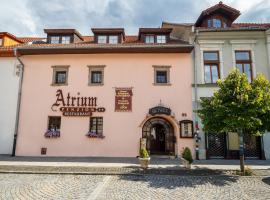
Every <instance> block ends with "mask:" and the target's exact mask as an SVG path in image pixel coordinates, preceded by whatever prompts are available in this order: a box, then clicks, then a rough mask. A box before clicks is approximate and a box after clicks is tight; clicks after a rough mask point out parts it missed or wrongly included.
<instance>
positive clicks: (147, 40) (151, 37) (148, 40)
mask: <svg viewBox="0 0 270 200" xmlns="http://www.w3.org/2000/svg"><path fill="white" fill-rule="evenodd" d="M145 43H148V44H149V43H155V36H154V35H146V36H145Z"/></svg>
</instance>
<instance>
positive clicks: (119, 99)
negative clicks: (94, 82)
mask: <svg viewBox="0 0 270 200" xmlns="http://www.w3.org/2000/svg"><path fill="white" fill-rule="evenodd" d="M132 95H133V93H132V89H131V88H116V89H115V111H116V112H130V111H132Z"/></svg>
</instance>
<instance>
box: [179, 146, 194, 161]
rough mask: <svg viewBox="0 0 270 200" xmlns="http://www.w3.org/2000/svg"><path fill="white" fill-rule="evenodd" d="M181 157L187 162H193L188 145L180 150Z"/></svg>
mask: <svg viewBox="0 0 270 200" xmlns="http://www.w3.org/2000/svg"><path fill="white" fill-rule="evenodd" d="M182 158H184V159H185V160H187V161H188V162H189V164H191V163H192V162H193V158H192V154H191V151H190V149H189V148H188V147H185V148H184V150H183V152H182Z"/></svg>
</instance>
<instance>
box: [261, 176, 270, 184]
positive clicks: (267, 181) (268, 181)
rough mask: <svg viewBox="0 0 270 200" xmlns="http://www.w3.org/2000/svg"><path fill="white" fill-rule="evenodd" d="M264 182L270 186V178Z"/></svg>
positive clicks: (264, 179)
mask: <svg viewBox="0 0 270 200" xmlns="http://www.w3.org/2000/svg"><path fill="white" fill-rule="evenodd" d="M262 181H263V182H264V183H266V184H268V185H270V177H267V178H263V179H262Z"/></svg>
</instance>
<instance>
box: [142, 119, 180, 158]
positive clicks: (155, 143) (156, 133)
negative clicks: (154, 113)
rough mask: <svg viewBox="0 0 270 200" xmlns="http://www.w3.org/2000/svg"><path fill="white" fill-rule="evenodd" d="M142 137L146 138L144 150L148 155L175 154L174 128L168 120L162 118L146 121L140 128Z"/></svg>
mask: <svg viewBox="0 0 270 200" xmlns="http://www.w3.org/2000/svg"><path fill="white" fill-rule="evenodd" d="M142 137H143V138H146V148H147V150H148V151H149V152H150V154H157V155H168V154H169V153H173V154H174V153H175V142H176V141H175V140H176V138H175V136H174V128H173V126H172V124H171V123H170V122H169V121H168V120H166V119H164V118H162V117H154V118H150V119H149V120H147V121H146V122H145V123H144V125H143V128H142Z"/></svg>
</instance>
